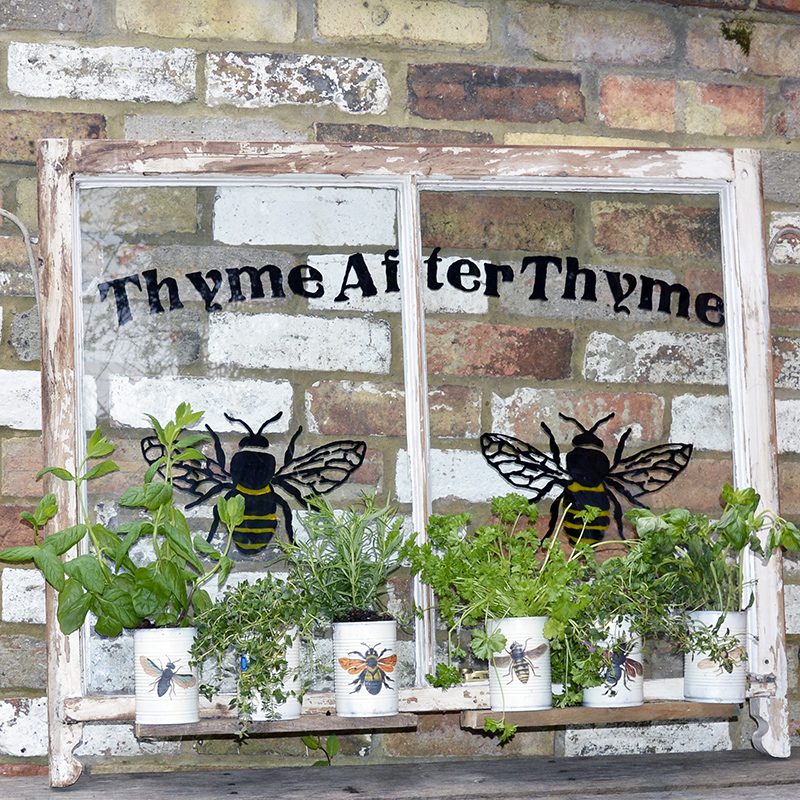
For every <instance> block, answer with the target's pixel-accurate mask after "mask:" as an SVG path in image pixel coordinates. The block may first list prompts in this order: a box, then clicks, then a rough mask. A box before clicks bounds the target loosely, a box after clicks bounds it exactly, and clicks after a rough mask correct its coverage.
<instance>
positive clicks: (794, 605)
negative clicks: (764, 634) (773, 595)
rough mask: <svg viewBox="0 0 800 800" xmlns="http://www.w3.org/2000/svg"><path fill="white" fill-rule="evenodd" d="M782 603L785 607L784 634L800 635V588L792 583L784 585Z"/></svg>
mask: <svg viewBox="0 0 800 800" xmlns="http://www.w3.org/2000/svg"><path fill="white" fill-rule="evenodd" d="M783 601H784V604H785V607H786V612H785V613H786V633H787V634H789V635H796V634H800V586H798V585H796V584H793V583H787V584H785V585H784V587H783Z"/></svg>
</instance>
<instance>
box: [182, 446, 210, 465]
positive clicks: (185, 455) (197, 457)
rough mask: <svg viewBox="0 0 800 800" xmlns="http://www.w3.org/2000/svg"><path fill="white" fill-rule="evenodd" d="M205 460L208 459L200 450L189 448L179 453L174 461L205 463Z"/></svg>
mask: <svg viewBox="0 0 800 800" xmlns="http://www.w3.org/2000/svg"><path fill="white" fill-rule="evenodd" d="M205 459H206V457H205V456H204V455H203V454H202V453H201V452H200V451H199V450H195V449H194V448H193V447H188V448H187V449H186V450H184V451H183V452H181V453H177V454H176V455H175V459H174V461H175V462H176V463H177V462H178V461H205Z"/></svg>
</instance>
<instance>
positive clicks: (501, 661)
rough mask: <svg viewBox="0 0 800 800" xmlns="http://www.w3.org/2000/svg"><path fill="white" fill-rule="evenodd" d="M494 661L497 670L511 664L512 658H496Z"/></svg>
mask: <svg viewBox="0 0 800 800" xmlns="http://www.w3.org/2000/svg"><path fill="white" fill-rule="evenodd" d="M492 660H493V661H494V665H495V666H496V667H497V669H503V667H507V666H509V665H510V664H511V656H495V657H494V658H493V659H492Z"/></svg>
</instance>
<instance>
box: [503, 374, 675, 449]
mask: <svg viewBox="0 0 800 800" xmlns="http://www.w3.org/2000/svg"><path fill="white" fill-rule="evenodd" d="M559 412H560V413H562V414H564V415H565V416H568V417H572V418H573V419H577V420H578V421H579V422H580V423H581V424H582V425H584V426H585V427H587V428H589V427H591V426H592V425H593V424H594V423H595V422H596V421H597V420H599V419H602V418H603V417H605V416H607V415H608V414H610V413H611V412H614V417H613V418H612V419H610V420H609V421H608V422H606V423H604V424H603V425H602V426H601V427H600V428H598V430H597V435H598V436H599V437H600V438H601V439H602V440H603V441H604V442H605V444H606V453H607V454H608V455H609V456H612V455H613V453H614V450H615V448H616V446H617V442H618V441H619V439H620V437H621V436H622V434H623V433H624V432H625V430H627V429H628V428H630V427H633V428H634V431H633V433H632V434H631V436H632V437H633V438H632V439H629V441H628V444H627V447H626V453H627V452H628V451H629V450H630V451H631V452H634V451H635V450H636V449H637V448H639V449H641V447H642V445H641V443H642V442H645V443H650V444H653V443H655V442H660V441H662V439H663V437H664V400H663V398H661V397H659V396H658V395H655V394H647V393H645V392H588V391H578V390H567V391H564V390H559V389H536V390H525V389H520V390H518V391H517V392H515V393H514V394H513V395H512V396H511V397H509V398H508V399H507V400H506V402H505V405H504V407H503V410H502V411H501V412H499V416H500V418H501V420H502V425H501V428H502V430H503V432H511V434H512V435H513V436H516V437H517V438H518V439H522V440H524V441H526V442H531V443H532V444H535V446H536V447H539V448H540V449H543V450H545V451H546V452H549V448H550V444H549V441H548V439H547V435H546V434H545V432H544V430H543V429H542V423H543V422H544V423H545V424H546V425H547V427H548V428H550V430H551V431H552V432H553V435H554V436H555V438H556V443H557V444H558V445H559V447H561V449H562V450H563V451H564V452H566V451H567V450H569V449H570V442H571V441H572V440H573V439H574V438H575V436H576V435H577V434H578V433H579V431H578V429H577V428H576V427H575V424H574V423H572V422H568V421H566V420H563V419H561V417H559V415H558V414H559ZM498 421H500V420H498Z"/></svg>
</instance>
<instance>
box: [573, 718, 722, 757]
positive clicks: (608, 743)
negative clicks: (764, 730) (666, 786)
mask: <svg viewBox="0 0 800 800" xmlns="http://www.w3.org/2000/svg"><path fill="white" fill-rule="evenodd" d="M732 747H733V744H732V742H731V735H730V727H729V725H728V723H727V722H689V723H668V724H656V723H653V724H650V725H636V726H631V727H617V726H609V727H604V726H594V725H593V726H590V727H588V728H572V729H568V730H567V731H566V735H565V739H564V755H565V756H599V755H629V754H630V755H635V754H645V753H692V752H699V751H708V750H730V749H732Z"/></svg>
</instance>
